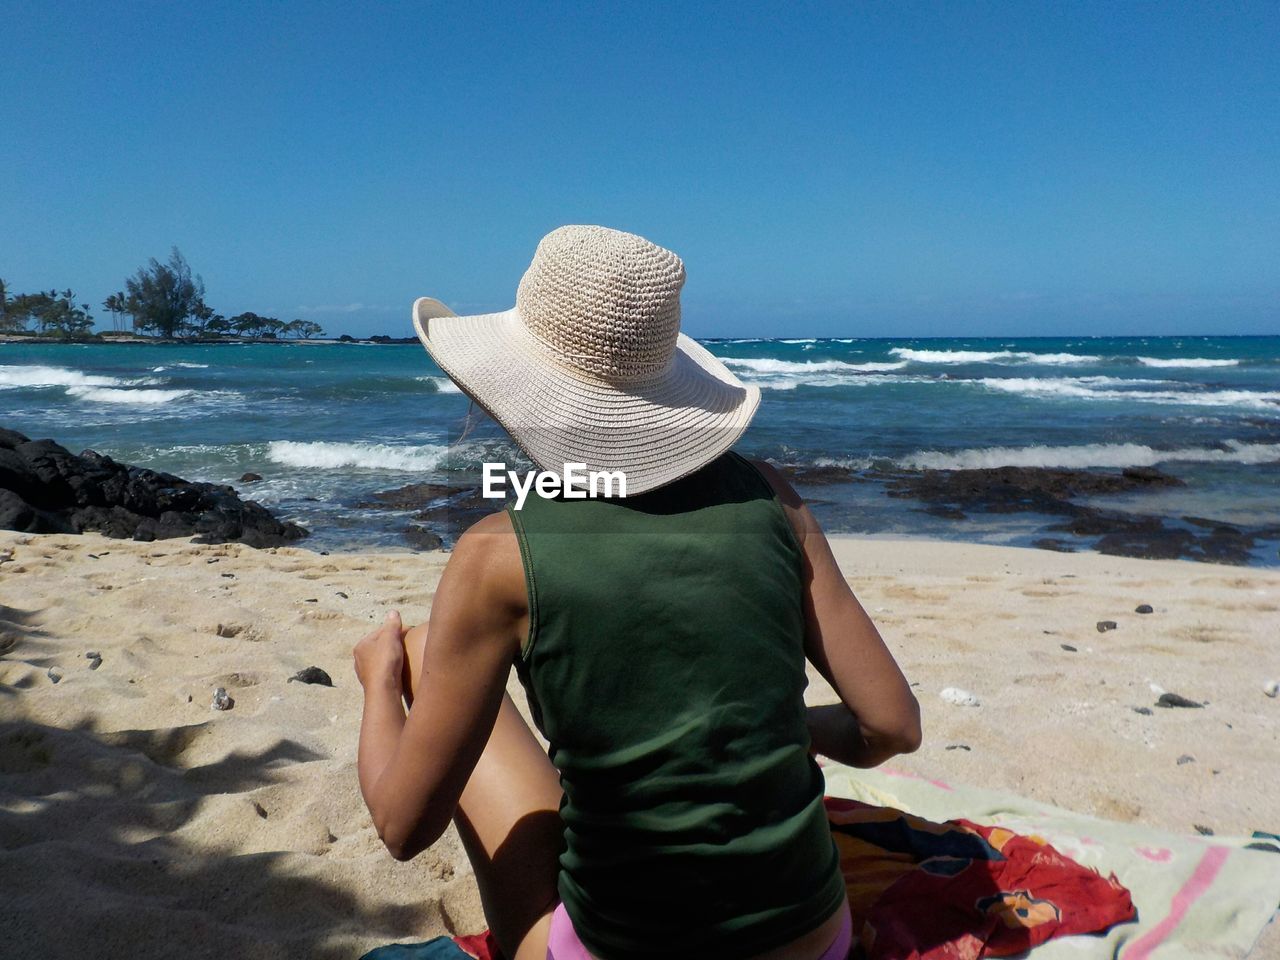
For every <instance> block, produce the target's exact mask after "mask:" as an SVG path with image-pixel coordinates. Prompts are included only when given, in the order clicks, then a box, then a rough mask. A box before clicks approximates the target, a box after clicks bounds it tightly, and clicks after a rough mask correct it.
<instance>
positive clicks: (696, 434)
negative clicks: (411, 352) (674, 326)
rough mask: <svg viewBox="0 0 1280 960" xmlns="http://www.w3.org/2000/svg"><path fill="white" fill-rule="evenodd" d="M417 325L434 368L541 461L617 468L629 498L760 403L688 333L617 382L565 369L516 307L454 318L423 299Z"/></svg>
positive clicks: (715, 441)
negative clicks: (644, 370) (659, 366)
mask: <svg viewBox="0 0 1280 960" xmlns="http://www.w3.org/2000/svg"><path fill="white" fill-rule="evenodd" d="M413 327H414V330H415V331H416V332H417V334H418V339H419V340H421V341H422V345H423V346H424V347H426V349H427V353H429V354H430V355H431V358H432V359H433V360H434V361H435V362H436V364H437V365H438V366H439V367H440V369H441V370H443V371H444V372H445V373H446V374H448V375H449V377H450V379H452V380H453V381H454V383H456V384H457V385H458V386H459V387H460V388H461V389H462V391H463V392H464V393H465V394H467V396H469V397H470V398H471V399H472V400H474V401H475V402H476V403H478V404H479V405H480V406H481V407H483V408H484V409H485V411H486V412H487V413H488V414H489V415H490V416H491V417H493V419H494V420H495V421H497V422H498V424H499V425H500V426H502V427H503V429H505V430H506V431H507V433H509V434H510V435H511V438H512V439H513V440H514V441H515V442H516V443H518V444H519V445H520V447H521V448H522V449H523V450H524V451H525V453H527V454H528V455H529V457H530V458H531V459H532V460H533V461H534V462H535V463H536V464H537V465H538V466H539V467H541V468H542V469H543V470H548V471H554V472H556V473H557V474H559V473H561V472H562V471H563V470H564V468H565V465H566V464H584V465H585V469H586V470H587V471H622V472H623V474H625V476H626V490H627V495H628V496H633V495H635V494H638V493H644V492H645V491H647V490H653V489H655V488H657V487H661V486H663V485H665V484H668V483H671V482H672V481H674V480H678V479H680V478H681V477H684V476H687V475H688V474H690V473H693V472H694V471H695V470H697V469H698V468H700V467H702V466H704V465H706V464H708V463H710V462H711V461H712V460H714V459H715V458H716V457H718V456H720V454H722V453H724V452H725V451H726V450H728V449H729V448H730V447H732V446H733V445H734V444H735V443H736V442H737V441H738V438H739V437H741V436H742V433H743V431H744V430H746V428H747V425H748V424H749V423H750V422H751V418H752V417H753V416H754V415H755V412H756V408H757V407H758V406H759V405H760V389H759V388H758V387H753V386H747V385H745V384H743V383H741V382H740V381H739V380H738V378H737V377H735V376H734V375H733V374H732V373H731V372H730V371H729V370H728V368H727V367H725V365H724V364H723V363H721V362H720V360H719V359H717V358H716V357H715V356H713V355H712V354H711V353H710V352H709V351H708V350H706V349H705V348H704V347H702V346H701V345H700V344H699V343H697V342H696V341H695V340H693V339H691V338H690V337H686V336H685V335H684V334H680V335H679V339H678V342H677V345H676V351H675V355H674V357H673V358H672V360H671V362H670V363H669V364H668V365H667V367H666V369H665V370H663V371H662V373H660V374H658V375H657V376H654V377H651V378H646V379H645V380H643V381H640V382H617V381H612V380H608V379H603V378H600V377H596V376H592V375H590V374H586V373H583V372H581V371H579V370H576V369H575V368H573V367H572V366H570V365H569V364H568V362H567V361H566V360H564V358H562V357H558V356H557V355H556V354H555V353H554V351H553V350H552V349H551V348H550V347H548V346H546V345H545V344H543V343H542V342H541V341H540V340H538V339H537V338H536V337H534V335H533V334H532V333H530V332H529V330H528V328H526V327H525V325H524V322H523V321H522V320H521V318H520V315H519V314H518V313H517V312H516V310H515V309H514V308H513V309H511V310H505V311H503V312H502V313H486V314H480V315H476V316H455V315H453V314H452V312H451V311H449V309H448V308H447V307H445V306H444V305H443V304H441V303H440V302H439V301H438V300H433V299H431V298H429V297H422V298H419V299H418V300H417V301H415V302H414V305H413Z"/></svg>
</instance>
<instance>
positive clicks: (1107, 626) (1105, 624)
mask: <svg viewBox="0 0 1280 960" xmlns="http://www.w3.org/2000/svg"><path fill="white" fill-rule="evenodd" d="M1115 628H1116V622H1115V621H1114V620H1099V621H1098V632H1099V633H1106V632H1107V631H1108V630H1114V629H1115Z"/></svg>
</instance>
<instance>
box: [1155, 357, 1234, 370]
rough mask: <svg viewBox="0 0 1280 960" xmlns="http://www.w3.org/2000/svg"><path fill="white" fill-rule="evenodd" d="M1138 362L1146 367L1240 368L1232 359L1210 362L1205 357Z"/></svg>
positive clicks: (1156, 358) (1158, 358)
mask: <svg viewBox="0 0 1280 960" xmlns="http://www.w3.org/2000/svg"><path fill="white" fill-rule="evenodd" d="M1138 362H1139V363H1140V364H1142V365H1143V366H1145V367H1192V368H1196V367H1234V366H1238V365H1239V363H1240V361H1239V360H1233V359H1230V358H1226V359H1222V360H1209V359H1207V358H1205V357H1180V358H1179V357H1174V358H1173V359H1169V360H1166V359H1162V358H1160V357H1139V358H1138Z"/></svg>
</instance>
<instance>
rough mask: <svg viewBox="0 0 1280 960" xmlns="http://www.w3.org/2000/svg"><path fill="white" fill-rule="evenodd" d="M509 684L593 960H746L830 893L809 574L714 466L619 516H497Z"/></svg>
mask: <svg viewBox="0 0 1280 960" xmlns="http://www.w3.org/2000/svg"><path fill="white" fill-rule="evenodd" d="M511 517H512V523H513V525H514V527H515V530H516V533H517V536H518V537H519V539H520V545H521V553H522V558H523V561H524V566H525V574H526V584H527V587H528V594H529V605H530V607H529V622H530V630H529V638H528V641H527V643H526V645H525V648H524V650H523V651H522V655H521V657H520V659H519V660H518V662H517V667H518V670H519V672H520V675H521V679H522V680H523V681H524V683H525V686H526V689H527V690H528V692H529V698H530V703H531V706H532V708H533V712H534V717H535V720H536V721H537V723H538V725H539V727H540V728H541V730H542V732H543V735H544V736H545V737H546V738H547V740H548V742H549V743H550V757H551V759H552V761H553V763H554V764H555V765H556V767H557V769H559V771H560V773H561V779H562V783H563V786H564V791H565V799H564V803H563V806H562V808H561V816H562V818H563V820H564V825H565V842H566V849H565V852H564V854H563V855H562V857H561V866H562V872H561V879H560V893H561V896H562V898H563V900H564V903H565V906H566V908H567V909H568V911H569V914H570V916H571V917H572V919H573V922H574V927H575V928H576V929H577V930H578V932H579V934H580V935H581V937H582V940H583V942H584V943H585V945H586V946H587V947H588V948H590V949H592V950H593V952H598V953H600V954H602V955H607V956H610V957H614V956H617V957H625V956H641V955H645V956H654V955H665V956H680V955H682V954H687V955H689V956H694V955H699V956H706V955H707V954H708V953H709V952H710V953H711V954H717V953H723V954H725V955H735V954H737V955H750V954H753V953H757V952H762V951H765V950H768V949H770V948H771V947H774V946H777V945H780V944H784V943H787V942H789V941H791V940H794V939H795V938H796V937H797V936H798V935H799V934H802V933H804V932H806V931H808V930H811V929H812V928H814V927H815V926H816V925H817V924H819V923H820V922H821V921H822V920H823V919H825V918H826V917H828V916H830V915H831V914H832V912H833V911H834V910H836V909H837V907H838V906H839V904H840V903H841V901H842V898H843V897H844V888H843V883H842V881H841V879H840V874H839V870H838V860H837V855H836V852H835V847H834V844H833V842H832V839H831V834H830V831H829V829H828V827H827V823H826V818H825V815H824V813H823V809H822V776H821V773H820V772H819V770H818V768H817V766H816V764H814V763H813V761H812V759H811V758H810V757H809V754H808V750H807V748H808V733H807V730H806V726H805V716H804V707H803V700H802V695H803V690H804V687H805V683H806V678H805V650H804V638H805V620H804V611H803V609H802V583H801V568H802V565H801V557H800V551H799V547H798V546H797V544H796V541H795V537H794V534H793V533H792V530H791V528H790V525H789V523H788V520H787V518H786V516H785V515H784V513H783V511H782V509H781V507H780V505H779V504H778V502H777V500H776V499H775V497H774V494H773V491H772V489H771V487H770V486H769V484H768V483H767V481H765V479H764V478H763V477H762V476H761V475H760V474H759V472H758V471H757V470H756V469H755V468H754V467H753V466H752V465H751V464H749V463H748V462H747V461H745V460H743V459H742V458H741V457H739V456H738V455H736V454H733V453H729V454H725V455H723V456H721V457H719V458H718V459H716V460H714V461H712V462H711V463H710V464H708V465H706V466H704V467H703V468H701V469H700V470H698V471H697V472H695V473H693V474H691V475H690V476H688V477H686V478H684V479H683V480H679V481H676V482H675V483H673V484H670V485H668V486H665V487H662V488H660V489H658V490H656V491H653V492H651V493H647V494H642V495H640V496H635V497H628V498H626V499H625V500H604V499H601V500H580V499H573V500H565V499H557V500H542V499H539V498H531V499H530V500H528V501H527V502H526V504H525V507H524V509H523V510H521V511H511Z"/></svg>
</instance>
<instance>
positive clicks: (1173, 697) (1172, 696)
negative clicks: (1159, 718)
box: [1156, 693, 1204, 707]
mask: <svg viewBox="0 0 1280 960" xmlns="http://www.w3.org/2000/svg"><path fill="white" fill-rule="evenodd" d="M1156 706H1157V707H1203V706H1204V704H1203V703H1197V702H1196V701H1194V700H1188V699H1187V698H1186V697H1184V696H1182V695H1181V694H1177V693H1162V694H1160V699H1159V700H1157V701H1156Z"/></svg>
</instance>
